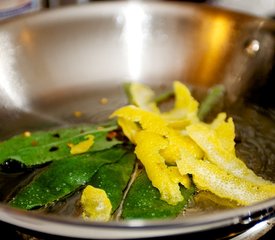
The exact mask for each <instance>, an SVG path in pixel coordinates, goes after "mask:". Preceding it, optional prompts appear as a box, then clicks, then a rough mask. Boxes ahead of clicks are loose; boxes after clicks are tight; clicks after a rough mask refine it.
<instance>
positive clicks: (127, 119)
mask: <svg viewBox="0 0 275 240" xmlns="http://www.w3.org/2000/svg"><path fill="white" fill-rule="evenodd" d="M174 91H175V97H176V99H175V105H174V108H173V109H172V110H171V111H169V112H165V113H163V112H157V111H151V110H148V109H147V110H146V109H142V108H140V107H137V106H133V105H129V106H125V107H122V108H120V109H118V110H116V111H115V112H114V113H113V114H112V115H111V117H118V123H119V125H120V126H121V127H122V130H123V131H124V134H125V135H126V136H127V137H128V138H129V139H130V141H131V142H133V143H134V144H136V150H135V153H136V154H137V157H138V158H139V159H140V161H141V162H142V163H143V165H144V167H145V169H146V172H147V175H148V177H149V179H150V180H151V181H152V184H153V185H154V186H155V187H157V188H158V189H159V191H160V193H161V198H162V199H163V200H165V201H166V202H168V203H170V204H176V203H178V202H179V201H181V200H182V199H183V197H182V196H181V193H180V191H179V183H181V184H183V185H184V186H185V187H187V188H188V187H189V186H190V179H189V178H188V176H187V174H192V179H193V181H194V183H195V184H196V186H197V188H198V189H200V190H207V191H210V192H212V193H214V194H216V195H217V196H219V197H221V198H227V199H231V200H234V201H236V202H237V203H238V204H241V205H249V204H252V203H255V202H258V201H262V200H265V199H268V198H270V197H273V196H275V184H273V183H272V182H270V181H266V180H264V179H263V178H261V177H259V176H257V175H256V174H255V173H254V172H253V171H252V170H251V169H249V168H248V167H247V166H246V165H245V163H244V162H243V161H242V160H241V159H239V158H238V157H237V156H236V154H235V142H234V138H235V127H234V123H233V119H232V118H228V119H227V117H226V114H225V113H220V114H218V116H217V117H216V118H215V119H214V121H213V122H212V123H210V124H207V123H204V122H201V121H200V120H199V119H198V117H197V112H198V102H197V101H196V100H195V99H194V98H193V97H192V96H191V93H190V91H189V90H188V88H187V87H186V86H184V85H183V84H182V83H180V82H175V83H174ZM179 173H180V174H179ZM180 175H181V176H182V177H180Z"/></svg>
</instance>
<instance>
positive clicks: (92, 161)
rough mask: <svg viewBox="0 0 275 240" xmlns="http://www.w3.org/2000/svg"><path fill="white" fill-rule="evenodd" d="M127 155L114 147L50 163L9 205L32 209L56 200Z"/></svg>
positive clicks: (123, 150)
mask: <svg viewBox="0 0 275 240" xmlns="http://www.w3.org/2000/svg"><path fill="white" fill-rule="evenodd" d="M126 153H127V150H125V149H124V148H121V147H113V148H111V149H107V150H104V151H99V152H93V153H92V152H89V153H85V154H81V155H75V156H71V157H69V158H66V159H62V160H59V161H55V162H52V163H51V164H50V165H49V166H48V167H47V168H46V169H45V170H44V171H43V172H42V173H41V174H40V175H39V176H37V177H36V178H35V179H34V180H33V181H32V182H31V183H30V184H28V185H27V186H26V187H24V188H23V189H22V190H21V191H20V192H19V193H18V194H17V195H16V196H15V198H14V199H12V201H11V202H10V204H11V205H12V206H14V207H17V208H23V209H32V208H35V207H41V206H44V205H46V204H49V203H52V202H54V201H57V200H59V199H60V198H63V197H64V196H66V195H68V194H70V193H71V192H73V191H75V190H76V189H77V188H79V187H80V186H82V185H84V184H86V183H87V182H88V181H90V180H91V178H92V177H93V175H94V174H95V173H96V172H97V171H98V169H99V168H100V167H101V166H103V165H104V164H110V163H115V162H118V161H119V160H120V159H121V158H122V157H123V156H124V155H125V154H126Z"/></svg>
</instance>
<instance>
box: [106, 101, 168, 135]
mask: <svg viewBox="0 0 275 240" xmlns="http://www.w3.org/2000/svg"><path fill="white" fill-rule="evenodd" d="M113 117H119V118H124V119H126V120H128V121H132V122H134V123H139V124H140V125H141V128H142V129H143V130H150V131H151V132H154V133H158V134H160V135H162V136H166V135H167V134H168V129H167V122H166V121H165V120H164V119H162V117H161V116H160V115H159V114H156V113H153V112H149V111H146V110H144V109H141V108H139V107H136V106H133V105H128V106H125V107H122V108H119V109H118V110H116V111H115V112H113V113H112V115H111V116H110V118H113Z"/></svg>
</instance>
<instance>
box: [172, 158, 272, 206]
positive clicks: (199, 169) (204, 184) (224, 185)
mask: <svg viewBox="0 0 275 240" xmlns="http://www.w3.org/2000/svg"><path fill="white" fill-rule="evenodd" d="M177 166H178V168H179V171H180V173H181V174H192V177H193V181H194V183H195V185H196V186H197V188H199V189H200V190H208V191H210V192H213V193H215V194H216V195H217V196H219V197H221V198H228V199H231V200H234V201H237V202H238V203H239V204H241V205H250V204H253V203H256V202H259V201H263V200H266V199H268V198H271V197H274V195H275V191H267V190H266V188H265V187H263V185H256V184H253V183H252V182H249V181H244V180H243V179H242V178H239V177H236V176H235V175H232V174H230V173H228V172H227V171H224V169H221V168H219V167H218V166H217V165H215V164H213V163H211V162H208V161H203V160H198V159H195V158H194V157H193V156H191V155H188V156H187V154H183V158H182V159H181V160H178V161H177Z"/></svg>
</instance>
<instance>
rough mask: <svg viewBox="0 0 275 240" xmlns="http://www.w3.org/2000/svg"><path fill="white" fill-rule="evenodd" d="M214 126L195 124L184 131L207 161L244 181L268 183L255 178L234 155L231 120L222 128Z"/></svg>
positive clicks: (223, 124) (224, 123)
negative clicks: (201, 151)
mask: <svg viewBox="0 0 275 240" xmlns="http://www.w3.org/2000/svg"><path fill="white" fill-rule="evenodd" d="M215 124H216V122H214V127H213V126H212V125H211V124H205V123H196V124H192V125H190V126H188V127H187V128H186V130H187V133H188V135H189V136H190V137H191V138H192V139H193V140H194V141H195V142H196V143H197V144H198V145H199V146H200V148H201V149H202V150H203V151H204V152H205V154H206V158H207V159H208V160H209V161H211V162H212V163H214V164H216V165H217V166H219V167H220V168H222V169H224V170H225V171H227V172H228V173H230V174H233V175H235V176H237V177H240V178H242V179H243V180H245V181H250V182H252V183H256V184H261V183H263V184H266V183H267V182H268V181H266V180H264V179H263V178H261V177H259V176H257V175H256V174H255V173H254V172H253V171H252V170H251V169H249V168H248V167H247V166H246V165H245V163H244V162H243V161H242V160H240V159H239V158H237V156H236V155H235V150H234V138H233V136H234V132H233V133H232V132H231V131H234V128H233V127H232V124H233V122H232V119H229V120H228V122H227V123H226V122H225V121H224V122H223V123H222V124H221V126H222V127H216V125H215ZM226 125H229V126H226ZM215 127H216V128H215ZM232 138H233V139H232ZM268 183H270V182H268Z"/></svg>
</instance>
